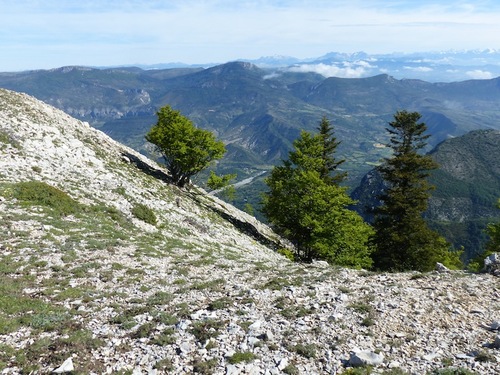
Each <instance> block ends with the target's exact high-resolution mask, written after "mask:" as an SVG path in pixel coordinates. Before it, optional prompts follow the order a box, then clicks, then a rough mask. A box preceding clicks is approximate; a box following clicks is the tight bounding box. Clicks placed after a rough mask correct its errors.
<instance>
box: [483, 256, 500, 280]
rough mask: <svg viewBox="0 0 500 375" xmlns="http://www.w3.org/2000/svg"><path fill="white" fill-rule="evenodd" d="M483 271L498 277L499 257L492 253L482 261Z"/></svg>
mask: <svg viewBox="0 0 500 375" xmlns="http://www.w3.org/2000/svg"><path fill="white" fill-rule="evenodd" d="M484 270H485V271H486V272H488V273H491V274H492V275H494V276H500V255H499V254H497V253H493V254H491V255H489V256H487V257H486V259H484Z"/></svg>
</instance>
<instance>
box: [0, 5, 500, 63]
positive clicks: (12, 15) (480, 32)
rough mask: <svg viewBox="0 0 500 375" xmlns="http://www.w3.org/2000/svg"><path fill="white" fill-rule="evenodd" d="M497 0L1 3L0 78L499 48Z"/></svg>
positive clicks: (498, 10) (499, 30)
mask: <svg viewBox="0 0 500 375" xmlns="http://www.w3.org/2000/svg"><path fill="white" fill-rule="evenodd" d="M499 20H500V1H498V0H476V1H431V0H418V1H415V0H411V1H404V0H330V1H327V0H311V1H307V0H198V1H196V0H149V1H147V0H76V1H75V0H0V25H1V26H0V72H8V71H22V70H31V69H51V68H57V67H61V66H67V65H85V66H116V65H131V64H156V63H169V62H184V63H188V64H204V63H224V62H228V61H234V60H237V59H257V58H259V57H262V56H275V55H282V56H293V57H297V58H311V57H319V56H322V55H324V54H326V53H328V52H333V51H335V52H347V53H350V52H358V51H364V52H367V53H371V54H379V53H391V52H407V53H410V52H425V51H442V50H451V49H458V50H464V49H487V48H493V49H500V22H499Z"/></svg>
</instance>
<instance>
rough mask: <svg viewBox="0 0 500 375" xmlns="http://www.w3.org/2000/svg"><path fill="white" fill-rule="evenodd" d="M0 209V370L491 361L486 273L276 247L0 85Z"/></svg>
mask: <svg viewBox="0 0 500 375" xmlns="http://www.w3.org/2000/svg"><path fill="white" fill-rule="evenodd" d="M28 181H39V182H43V183H39V184H36V183H33V182H31V183H28V184H26V183H25V182H28ZM51 187H52V188H56V189H52V188H51ZM44 194H45V195H44ZM41 195H42V196H41ZM40 196H41V197H40ZM54 197H56V199H53V198H54ZM42 198H43V199H42ZM155 219H156V220H155ZM0 225H1V227H2V230H1V231H0V278H1V279H0V372H1V373H2V374H19V373H35V374H41V373H49V372H51V371H54V370H55V371H56V372H58V373H63V372H70V371H72V372H73V373H79V374H91V373H95V374H102V373H121V374H163V373H172V374H191V373H193V372H197V373H206V374H211V373H214V374H281V373H287V374H337V373H339V374H340V373H349V372H351V373H354V370H353V369H352V366H356V365H360V364H366V363H372V365H373V366H375V367H374V370H373V371H374V373H382V374H383V373H386V374H405V373H408V374H425V373H434V372H436V373H439V371H452V369H453V368H460V369H462V370H461V371H463V373H465V371H466V370H468V371H471V372H473V373H477V374H497V373H499V372H500V351H499V349H498V348H495V346H500V343H498V342H497V343H495V340H496V339H497V340H500V339H499V338H497V336H498V334H499V331H498V330H499V329H500V324H499V323H498V321H499V320H500V315H499V311H500V290H499V279H498V278H494V277H493V276H491V275H486V274H482V275H473V274H467V273H463V272H451V273H429V274H418V273H404V274H375V273H370V272H366V271H362V270H361V271H356V270H348V269H340V268H335V267H331V266H328V265H327V264H324V263H322V262H319V263H314V264H312V265H304V264H293V263H290V262H289V261H287V260H286V259H284V258H283V257H281V256H280V255H278V254H277V253H276V252H275V251H274V250H273V249H272V248H271V247H276V246H278V245H276V243H277V242H278V241H279V239H278V238H277V236H276V235H274V234H273V233H272V232H271V231H270V230H269V229H268V228H267V227H265V226H264V225H262V224H260V223H258V222H257V221H255V220H253V219H252V218H251V217H249V216H248V215H246V214H244V213H241V212H239V211H238V210H236V209H234V208H232V207H231V206H228V205H226V204H224V203H223V202H221V201H219V200H217V199H216V198H214V197H209V196H207V195H205V194H204V192H203V191H201V190H198V189H196V188H193V189H192V190H191V191H184V190H179V189H177V188H175V187H173V186H171V185H170V184H169V183H168V175H167V173H166V171H165V170H163V169H161V168H160V167H159V166H158V165H155V164H154V163H153V162H151V161H149V160H147V159H146V158H144V157H143V156H141V155H140V154H137V153H136V152H134V151H133V150H131V149H129V148H126V147H125V146H123V145H120V144H118V143H116V142H115V141H113V140H111V139H110V138H108V137H107V136H105V135H104V134H103V133H101V132H99V131H97V130H95V129H92V128H91V127H90V126H89V125H88V124H86V123H83V122H81V121H78V120H75V119H73V118H71V117H69V116H68V115H66V114H64V113H63V112H61V111H59V110H56V109H54V108H52V107H50V106H47V105H45V104H43V103H41V102H39V101H37V100H35V99H33V98H31V97H29V96H26V95H22V94H17V93H14V92H10V91H6V90H0ZM364 371H365V372H357V373H368V371H369V370H368V369H366V370H364ZM448 373H450V372H448Z"/></svg>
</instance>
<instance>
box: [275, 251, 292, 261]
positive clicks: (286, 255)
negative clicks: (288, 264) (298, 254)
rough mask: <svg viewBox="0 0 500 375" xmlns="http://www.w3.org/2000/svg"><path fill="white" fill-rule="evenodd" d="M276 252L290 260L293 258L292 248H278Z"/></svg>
mask: <svg viewBox="0 0 500 375" xmlns="http://www.w3.org/2000/svg"><path fill="white" fill-rule="evenodd" d="M278 253H279V254H281V255H283V256H284V257H285V258H287V259H289V260H291V261H292V262H293V261H294V260H295V255H294V253H293V251H292V250H290V249H287V248H281V249H278Z"/></svg>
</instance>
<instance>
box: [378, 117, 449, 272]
mask: <svg viewBox="0 0 500 375" xmlns="http://www.w3.org/2000/svg"><path fill="white" fill-rule="evenodd" d="M420 117H421V116H420V114H419V113H417V112H412V113H409V112H407V111H401V112H397V113H396V114H395V115H394V121H393V122H390V123H389V125H390V128H388V129H387V131H388V132H389V134H390V136H391V138H390V144H389V147H390V148H391V149H392V151H393V155H392V157H391V158H387V159H385V160H384V163H383V164H382V165H381V166H380V167H379V170H380V173H381V174H382V177H383V178H384V180H385V181H386V182H387V184H388V188H387V189H386V191H385V192H384V193H383V194H382V195H381V196H380V197H379V198H380V199H381V201H382V203H383V204H382V206H380V207H378V208H377V209H376V210H375V214H376V216H375V222H374V228H375V230H376V232H375V235H374V236H373V242H372V243H373V244H374V245H375V248H376V250H375V252H374V254H373V259H374V265H375V268H377V269H381V270H390V271H404V270H418V271H430V270H432V269H433V268H434V266H435V264H436V262H438V261H439V262H445V261H446V260H447V259H448V258H449V261H450V262H451V263H453V261H454V260H455V258H453V257H452V256H451V255H449V244H448V243H447V242H446V241H445V240H444V239H443V238H442V237H440V236H439V235H438V234H437V233H436V232H434V231H432V230H431V229H430V228H429V227H428V226H427V224H426V222H425V221H424V219H423V217H422V214H423V212H425V210H426V209H427V201H428V199H429V196H430V190H431V189H432V187H431V186H430V184H429V183H428V182H427V177H428V176H429V171H430V170H432V169H436V168H437V164H436V163H435V162H434V161H433V160H432V159H431V157H430V156H428V155H420V154H419V153H418V151H419V150H420V149H422V148H424V147H425V145H426V140H427V138H429V136H428V135H425V134H424V133H425V131H426V130H427V127H426V126H425V124H424V123H418V121H419V119H420Z"/></svg>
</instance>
